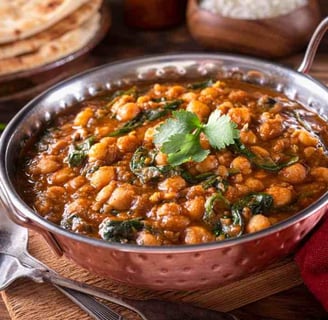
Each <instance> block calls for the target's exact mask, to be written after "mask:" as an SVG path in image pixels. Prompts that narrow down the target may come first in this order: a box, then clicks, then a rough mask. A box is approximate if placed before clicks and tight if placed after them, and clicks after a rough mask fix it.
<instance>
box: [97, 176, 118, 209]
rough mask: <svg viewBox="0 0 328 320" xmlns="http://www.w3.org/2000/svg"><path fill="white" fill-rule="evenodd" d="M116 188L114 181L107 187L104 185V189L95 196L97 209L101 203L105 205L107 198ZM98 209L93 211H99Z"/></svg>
mask: <svg viewBox="0 0 328 320" xmlns="http://www.w3.org/2000/svg"><path fill="white" fill-rule="evenodd" d="M115 188H116V181H111V182H110V183H109V184H108V185H106V186H105V187H103V188H102V189H101V190H100V191H99V192H98V193H97V196H96V205H97V206H98V207H99V205H100V206H101V205H102V204H103V203H105V202H106V201H107V200H108V199H109V197H110V196H111V195H112V193H113V191H114V190H115ZM99 209H100V207H99V208H98V209H94V210H99Z"/></svg>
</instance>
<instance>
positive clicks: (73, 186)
mask: <svg viewBox="0 0 328 320" xmlns="http://www.w3.org/2000/svg"><path fill="white" fill-rule="evenodd" d="M86 182H87V179H86V178H85V177H84V176H77V177H75V178H73V179H71V180H69V181H67V182H66V183H65V185H64V187H65V188H66V190H67V191H68V192H73V191H75V190H77V189H78V188H80V187H81V186H83V185H84V184H85V183H86Z"/></svg>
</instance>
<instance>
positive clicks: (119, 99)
mask: <svg viewBox="0 0 328 320" xmlns="http://www.w3.org/2000/svg"><path fill="white" fill-rule="evenodd" d="M116 100H117V101H115V103H114V104H113V105H112V107H111V111H112V112H113V113H117V111H118V110H119V109H120V108H121V107H122V106H123V105H124V104H126V103H128V102H133V101H134V99H133V97H132V96H129V95H126V94H124V95H123V96H121V97H117V98H116Z"/></svg>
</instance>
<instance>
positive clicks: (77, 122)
mask: <svg viewBox="0 0 328 320" xmlns="http://www.w3.org/2000/svg"><path fill="white" fill-rule="evenodd" d="M92 117H93V110H92V109H91V108H85V109H84V110H82V111H81V112H79V113H78V114H77V115H76V117H75V119H74V126H79V127H85V126H86V125H87V124H88V122H89V120H90V119H91V118H92Z"/></svg>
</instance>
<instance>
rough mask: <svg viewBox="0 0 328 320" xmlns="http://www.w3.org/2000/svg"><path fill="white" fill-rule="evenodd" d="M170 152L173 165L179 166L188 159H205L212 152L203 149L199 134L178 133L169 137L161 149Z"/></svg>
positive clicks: (169, 157)
mask: <svg viewBox="0 0 328 320" xmlns="http://www.w3.org/2000/svg"><path fill="white" fill-rule="evenodd" d="M161 150H162V151H163V152H164V153H167V154H168V161H169V163H170V164H171V165H173V166H178V165H180V164H182V163H184V162H187V161H191V160H193V161H196V162H200V161H203V160H204V159H205V158H206V157H207V155H208V154H209V153H210V151H209V150H204V149H202V147H201V145H200V142H199V134H196V135H195V134H190V133H188V134H183V133H178V134H175V135H173V136H171V137H170V138H169V140H168V141H166V142H165V143H164V144H163V146H162V149H161Z"/></svg>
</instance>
